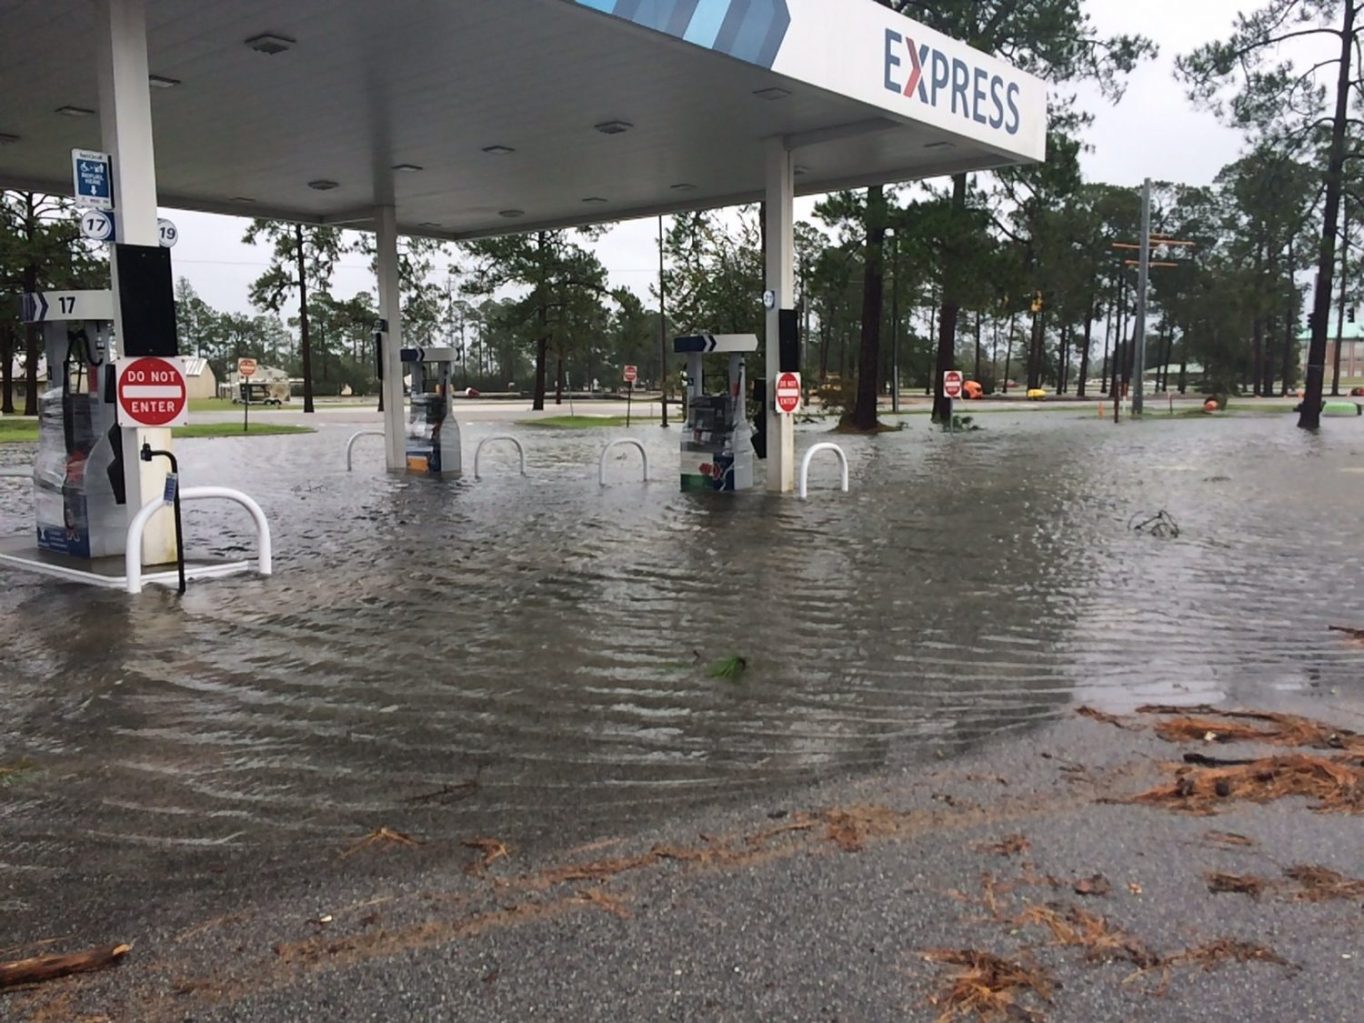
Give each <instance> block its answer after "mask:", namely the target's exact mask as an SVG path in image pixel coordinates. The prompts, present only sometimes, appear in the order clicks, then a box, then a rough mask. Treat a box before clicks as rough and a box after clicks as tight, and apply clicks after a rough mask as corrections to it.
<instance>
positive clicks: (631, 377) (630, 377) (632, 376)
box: [625, 366, 639, 384]
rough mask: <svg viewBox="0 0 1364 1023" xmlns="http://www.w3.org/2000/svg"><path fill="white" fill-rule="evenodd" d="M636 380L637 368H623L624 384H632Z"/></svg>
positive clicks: (637, 376) (637, 377)
mask: <svg viewBox="0 0 1364 1023" xmlns="http://www.w3.org/2000/svg"><path fill="white" fill-rule="evenodd" d="M638 379H639V369H638V367H636V366H626V367H625V382H626V383H627V384H633V383H634V382H635V381H636V380H638Z"/></svg>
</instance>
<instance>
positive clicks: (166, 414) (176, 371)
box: [118, 358, 189, 426]
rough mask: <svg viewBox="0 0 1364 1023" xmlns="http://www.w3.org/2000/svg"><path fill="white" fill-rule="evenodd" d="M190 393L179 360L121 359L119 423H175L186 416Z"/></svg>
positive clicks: (145, 424)
mask: <svg viewBox="0 0 1364 1023" xmlns="http://www.w3.org/2000/svg"><path fill="white" fill-rule="evenodd" d="M188 405H189V401H188V394H187V391H186V388H185V372H184V369H183V368H182V367H181V365H180V360H179V359H155V358H141V359H120V360H119V363H118V422H119V425H120V426H175V425H178V424H180V423H183V422H184V421H185V419H186V418H187V412H188Z"/></svg>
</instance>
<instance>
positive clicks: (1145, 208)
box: [1132, 178, 1151, 416]
mask: <svg viewBox="0 0 1364 1023" xmlns="http://www.w3.org/2000/svg"><path fill="white" fill-rule="evenodd" d="M1140 245H1141V249H1140V255H1139V256H1138V257H1137V259H1138V267H1137V336H1136V338H1135V339H1134V340H1135V342H1136V354H1137V361H1136V365H1135V366H1134V367H1133V376H1135V377H1136V379H1135V380H1134V381H1132V414H1133V415H1134V416H1139V415H1141V413H1142V398H1143V396H1144V391H1145V383H1146V290H1147V286H1148V285H1149V284H1150V281H1151V179H1150V178H1147V179H1146V180H1145V181H1144V182H1142V186H1141V240H1140Z"/></svg>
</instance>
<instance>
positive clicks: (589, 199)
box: [583, 195, 606, 203]
mask: <svg viewBox="0 0 1364 1023" xmlns="http://www.w3.org/2000/svg"><path fill="white" fill-rule="evenodd" d="M583 202H590V203H603V202H606V200H605V199H603V198H602V197H601V196H599V195H589V196H588V197H587V198H586V199H584V200H583Z"/></svg>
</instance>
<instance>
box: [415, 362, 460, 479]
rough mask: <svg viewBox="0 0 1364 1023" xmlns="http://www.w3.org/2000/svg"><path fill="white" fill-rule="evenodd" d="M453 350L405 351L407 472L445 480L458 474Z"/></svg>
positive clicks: (458, 459) (457, 431)
mask: <svg viewBox="0 0 1364 1023" xmlns="http://www.w3.org/2000/svg"><path fill="white" fill-rule="evenodd" d="M455 358H456V355H455V350H454V349H453V348H404V349H403V350H402V362H403V364H404V366H406V367H407V368H408V371H409V372H410V373H411V377H412V385H411V395H412V396H411V400H410V403H409V412H408V418H407V471H408V472H412V473H420V474H422V475H430V476H444V475H448V474H451V473H454V474H458V473H459V472H460V471H461V461H460V443H459V423H458V422H457V421H456V419H455V416H454V414H453V410H452V409H451V396H452V391H451V387H450V380H451V375H452V369H453V367H454V363H455Z"/></svg>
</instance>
